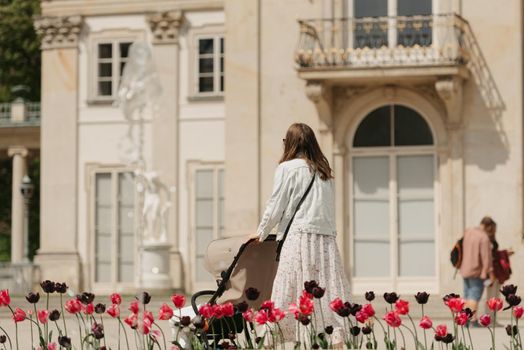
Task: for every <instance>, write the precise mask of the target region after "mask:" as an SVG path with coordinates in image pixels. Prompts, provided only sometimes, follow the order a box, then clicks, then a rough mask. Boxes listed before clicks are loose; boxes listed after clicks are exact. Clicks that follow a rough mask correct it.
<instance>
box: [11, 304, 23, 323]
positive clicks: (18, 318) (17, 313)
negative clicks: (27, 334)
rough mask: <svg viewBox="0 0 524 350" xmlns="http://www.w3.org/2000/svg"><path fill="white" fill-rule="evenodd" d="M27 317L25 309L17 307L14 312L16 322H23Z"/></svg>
mask: <svg viewBox="0 0 524 350" xmlns="http://www.w3.org/2000/svg"><path fill="white" fill-rule="evenodd" d="M25 317H26V313H25V311H24V310H22V309H20V308H19V307H17V308H16V310H15V312H14V313H13V321H15V322H16V323H18V322H22V321H23V320H25Z"/></svg>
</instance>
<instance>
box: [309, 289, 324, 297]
mask: <svg viewBox="0 0 524 350" xmlns="http://www.w3.org/2000/svg"><path fill="white" fill-rule="evenodd" d="M325 292H326V290H325V289H324V288H320V287H315V288H313V293H311V294H313V296H314V297H315V298H317V299H320V298H322V297H323V296H324V293H325Z"/></svg>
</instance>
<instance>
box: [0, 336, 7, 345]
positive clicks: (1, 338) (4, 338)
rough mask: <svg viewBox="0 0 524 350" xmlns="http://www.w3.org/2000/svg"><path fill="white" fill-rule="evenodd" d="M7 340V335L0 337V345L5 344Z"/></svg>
mask: <svg viewBox="0 0 524 350" xmlns="http://www.w3.org/2000/svg"><path fill="white" fill-rule="evenodd" d="M6 340H7V337H6V336H5V335H3V334H2V335H0V344H3V343H5V341H6Z"/></svg>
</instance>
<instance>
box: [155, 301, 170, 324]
mask: <svg viewBox="0 0 524 350" xmlns="http://www.w3.org/2000/svg"><path fill="white" fill-rule="evenodd" d="M171 317H173V309H171V308H170V307H169V306H168V305H167V304H165V303H164V304H162V306H161V307H160V310H159V311H158V319H159V320H163V321H165V320H169V319H170V318H171Z"/></svg>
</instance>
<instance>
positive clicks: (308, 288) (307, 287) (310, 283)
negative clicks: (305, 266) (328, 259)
mask: <svg viewBox="0 0 524 350" xmlns="http://www.w3.org/2000/svg"><path fill="white" fill-rule="evenodd" d="M316 287H318V282H317V281H306V282H304V289H305V290H306V292H308V293H309V294H313V289H314V288H316Z"/></svg>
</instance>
